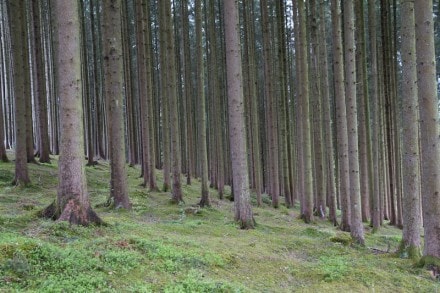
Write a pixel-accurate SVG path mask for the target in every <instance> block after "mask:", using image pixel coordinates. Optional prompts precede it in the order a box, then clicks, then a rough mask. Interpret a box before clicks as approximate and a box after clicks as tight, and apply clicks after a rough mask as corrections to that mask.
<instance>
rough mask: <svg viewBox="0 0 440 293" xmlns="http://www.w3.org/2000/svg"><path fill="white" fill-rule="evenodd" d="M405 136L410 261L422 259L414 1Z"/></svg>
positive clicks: (406, 47) (405, 34) (405, 61)
mask: <svg viewBox="0 0 440 293" xmlns="http://www.w3.org/2000/svg"><path fill="white" fill-rule="evenodd" d="M401 37H402V74H403V76H402V116H403V117H405V120H404V123H403V125H402V126H403V129H402V136H403V137H405V143H404V144H403V145H402V172H403V174H402V176H403V210H404V214H403V217H404V221H403V236H402V243H401V248H400V250H401V253H407V254H408V256H409V257H410V258H411V259H418V258H419V257H420V248H421V241H420V228H421V223H420V170H419V166H420V165H419V164H420V159H419V127H418V121H419V115H418V114H419V113H418V100H417V68H416V65H417V63H416V42H415V40H416V39H415V21H414V0H407V1H403V2H402V36H401Z"/></svg>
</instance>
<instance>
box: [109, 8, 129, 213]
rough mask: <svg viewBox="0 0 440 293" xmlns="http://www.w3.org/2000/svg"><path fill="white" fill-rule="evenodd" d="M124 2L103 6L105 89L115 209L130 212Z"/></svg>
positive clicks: (112, 192)
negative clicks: (124, 99) (125, 101)
mask: <svg viewBox="0 0 440 293" xmlns="http://www.w3.org/2000/svg"><path fill="white" fill-rule="evenodd" d="M121 34H122V31H121V0H109V1H105V3H104V6H103V43H104V48H103V49H104V64H103V65H104V76H105V78H104V88H105V95H106V101H107V115H108V122H109V132H108V135H109V148H110V177H111V178H110V198H109V199H110V200H111V204H112V205H113V207H115V208H124V209H130V208H131V204H130V201H129V198H128V186H127V170H126V164H125V163H126V160H125V137H124V122H123V100H122V97H123V95H124V92H123V91H124V82H123V57H122V35H121Z"/></svg>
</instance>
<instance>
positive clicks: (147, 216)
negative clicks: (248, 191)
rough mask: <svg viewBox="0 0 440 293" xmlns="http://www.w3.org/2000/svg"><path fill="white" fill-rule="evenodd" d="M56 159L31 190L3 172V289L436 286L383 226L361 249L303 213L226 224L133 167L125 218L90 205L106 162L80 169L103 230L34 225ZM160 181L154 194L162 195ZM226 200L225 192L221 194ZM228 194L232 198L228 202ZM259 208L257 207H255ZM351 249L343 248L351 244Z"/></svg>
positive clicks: (226, 207) (229, 209)
mask: <svg viewBox="0 0 440 293" xmlns="http://www.w3.org/2000/svg"><path fill="white" fill-rule="evenodd" d="M56 163H57V160H56V158H55V157H52V164H40V165H35V164H30V165H29V168H30V174H31V180H32V184H31V185H30V186H28V187H25V188H21V187H13V186H11V185H10V183H11V181H12V179H13V170H14V165H13V163H0V292H29V291H30V292H321V291H325V292H437V291H439V290H440V283H439V281H438V280H435V279H433V278H432V276H431V275H430V274H429V272H428V271H427V270H425V269H423V268H420V267H417V266H414V265H413V263H412V262H411V260H409V259H405V258H400V257H399V255H397V254H395V253H394V252H395V251H396V250H397V248H398V246H399V242H400V235H401V231H400V230H398V229H395V228H393V227H390V226H384V227H383V228H381V229H380V230H379V231H378V233H375V234H372V233H371V232H369V230H368V227H367V226H365V227H366V230H367V233H366V247H357V246H353V245H352V244H351V243H350V242H349V241H348V240H347V239H349V237H347V235H346V233H344V232H341V231H338V230H337V229H336V228H334V227H333V226H332V225H331V223H329V222H326V221H317V222H315V223H313V224H310V225H306V224H304V223H303V222H302V221H301V220H299V219H298V212H299V211H298V209H297V208H296V209H287V208H285V207H284V206H282V207H281V208H280V209H273V208H271V206H270V198H269V197H267V196H266V195H264V196H263V198H264V201H263V206H262V207H254V212H255V219H256V221H257V226H256V229H254V230H249V231H243V230H240V229H238V227H237V225H236V223H235V222H234V221H233V203H232V202H230V201H229V200H219V199H218V197H217V193H216V191H215V190H211V199H212V206H211V207H209V208H204V209H199V208H198V207H196V204H197V202H198V201H199V194H200V185H199V183H198V181H197V180H193V185H191V186H184V187H183V189H184V190H183V192H184V200H185V204H181V205H172V204H170V202H169V199H170V197H171V196H170V194H169V193H164V192H149V191H148V189H146V188H143V187H141V186H139V185H140V183H141V179H140V178H139V174H140V170H139V169H138V168H129V177H128V180H129V186H130V199H131V202H132V203H133V210H132V211H120V210H118V211H115V210H111V209H108V208H105V207H99V208H96V205H98V204H100V203H102V202H104V201H105V200H106V198H107V195H108V189H109V170H108V164H107V163H105V162H99V164H98V165H96V166H93V167H87V179H88V192H89V195H90V200H91V202H92V205H93V206H94V207H95V210H96V211H97V213H98V214H99V215H100V216H101V217H102V218H103V219H104V220H105V222H106V223H108V225H107V226H101V227H94V226H92V227H87V228H85V227H80V226H71V225H69V224H68V223H65V222H53V221H51V220H44V219H40V218H38V216H37V214H38V211H40V210H41V209H43V208H44V207H46V206H47V205H48V204H50V203H51V202H52V201H53V199H54V198H55V196H56V186H57V176H56V174H57V165H56ZM161 180H162V177H161V173H160V172H158V183H159V184H158V185H159V186H161ZM227 193H229V189H227ZM227 195H228V194H227ZM253 201H254V202H255V198H253ZM346 240H347V241H346Z"/></svg>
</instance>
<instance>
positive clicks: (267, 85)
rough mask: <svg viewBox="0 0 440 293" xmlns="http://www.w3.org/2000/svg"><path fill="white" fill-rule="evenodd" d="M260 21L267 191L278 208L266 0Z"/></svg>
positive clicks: (271, 72)
mask: <svg viewBox="0 0 440 293" xmlns="http://www.w3.org/2000/svg"><path fill="white" fill-rule="evenodd" d="M260 8H261V21H262V33H263V58H264V97H265V101H266V105H267V110H266V111H267V115H266V117H267V118H266V119H267V144H268V146H267V147H268V156H267V167H266V168H268V174H269V178H268V185H269V186H268V193H269V195H270V196H271V197H272V206H273V207H274V208H278V206H279V195H280V194H279V193H280V174H279V157H278V126H277V112H276V108H278V107H277V106H276V100H277V99H276V95H275V91H274V72H273V57H274V56H273V54H272V44H271V41H270V35H271V31H270V24H271V22H270V19H269V11H268V5H267V1H266V0H261V3H260Z"/></svg>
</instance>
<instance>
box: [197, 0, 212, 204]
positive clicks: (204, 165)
mask: <svg viewBox="0 0 440 293" xmlns="http://www.w3.org/2000/svg"><path fill="white" fill-rule="evenodd" d="M195 14H196V15H195V17H196V56H197V97H198V99H197V101H198V103H197V104H198V120H199V121H198V126H199V127H198V134H199V146H198V154H199V160H200V165H201V177H202V182H201V193H202V196H201V199H200V203H199V205H200V206H201V207H204V206H210V200H209V188H208V153H207V148H206V107H205V105H206V101H205V67H204V66H205V64H204V52H203V35H202V26H203V23H202V19H203V18H202V2H201V0H196V1H195Z"/></svg>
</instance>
